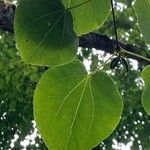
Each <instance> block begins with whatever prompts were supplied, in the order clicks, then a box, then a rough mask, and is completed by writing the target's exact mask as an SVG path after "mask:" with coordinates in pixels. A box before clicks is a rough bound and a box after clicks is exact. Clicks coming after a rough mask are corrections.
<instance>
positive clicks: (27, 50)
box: [15, 0, 77, 66]
mask: <svg viewBox="0 0 150 150" xmlns="http://www.w3.org/2000/svg"><path fill="white" fill-rule="evenodd" d="M15 35H16V42H17V47H18V49H19V52H20V53H21V56H22V59H23V60H24V61H25V62H26V63H31V64H36V65H45V66H52V65H57V64H63V63H66V62H68V61H70V60H71V59H73V57H74V56H75V54H76V49H77V41H76V36H75V33H74V32H73V27H72V17H71V14H70V12H68V11H67V10H65V8H64V6H63V5H62V3H61V2H60V1H59V0H20V1H19V6H18V7H17V11H16V17H15Z"/></svg>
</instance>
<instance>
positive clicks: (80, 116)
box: [34, 60, 122, 150]
mask: <svg viewBox="0 0 150 150" xmlns="http://www.w3.org/2000/svg"><path fill="white" fill-rule="evenodd" d="M121 112H122V99H121V97H120V95H119V92H118V90H117V88H116V86H115V85H114V83H113V81H112V80H111V78H110V77H109V76H108V75H107V74H106V73H104V72H102V71H98V72H96V73H94V74H90V75H87V72H86V70H85V67H84V66H83V64H82V63H81V62H79V61H77V60H76V61H72V62H71V63H68V64H66V65H63V66H58V67H54V68H51V69H49V70H48V71H46V73H45V74H44V75H43V76H42V78H41V79H40V81H39V83H38V85H37V88H36V90H35V95H34V116H35V120H36V123H37V127H38V129H39V132H40V134H41V135H42V138H43V140H44V141H45V143H46V144H47V146H48V148H49V149H50V150H58V149H61V150H76V149H77V150H90V149H91V148H93V147H94V146H96V145H97V144H98V143H100V142H102V141H103V140H104V139H105V138H106V137H108V136H109V135H110V134H111V133H112V132H113V130H114V129H115V128H116V126H117V124H118V122H119V120H120V115H121Z"/></svg>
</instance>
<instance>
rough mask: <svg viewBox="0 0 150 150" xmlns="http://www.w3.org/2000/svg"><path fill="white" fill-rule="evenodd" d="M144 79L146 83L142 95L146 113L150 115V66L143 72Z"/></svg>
mask: <svg viewBox="0 0 150 150" xmlns="http://www.w3.org/2000/svg"><path fill="white" fill-rule="evenodd" d="M142 78H143V80H144V83H145V87H144V91H143V94H142V104H143V107H144V109H145V111H146V112H147V113H148V114H149V115H150V65H149V66H147V67H146V68H145V69H144V70H143V72H142Z"/></svg>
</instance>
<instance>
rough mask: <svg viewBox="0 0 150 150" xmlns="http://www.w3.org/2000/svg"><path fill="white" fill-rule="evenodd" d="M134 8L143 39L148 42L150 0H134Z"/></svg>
mask: <svg viewBox="0 0 150 150" xmlns="http://www.w3.org/2000/svg"><path fill="white" fill-rule="evenodd" d="M134 8H135V12H136V15H137V18H138V25H139V28H140V30H141V32H142V34H143V36H144V39H145V41H146V42H147V43H148V44H150V0H136V2H135V4H134Z"/></svg>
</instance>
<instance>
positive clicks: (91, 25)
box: [62, 0, 110, 35]
mask: <svg viewBox="0 0 150 150" xmlns="http://www.w3.org/2000/svg"><path fill="white" fill-rule="evenodd" d="M62 2H63V4H64V5H65V7H66V8H67V9H68V10H70V11H71V14H72V16H73V23H74V24H73V25H74V31H75V32H76V34H77V35H82V34H85V33H89V32H92V31H93V30H95V29H97V28H99V27H100V26H101V25H102V24H103V23H104V21H105V20H106V18H107V16H108V14H109V11H110V1H109V0H62Z"/></svg>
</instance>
